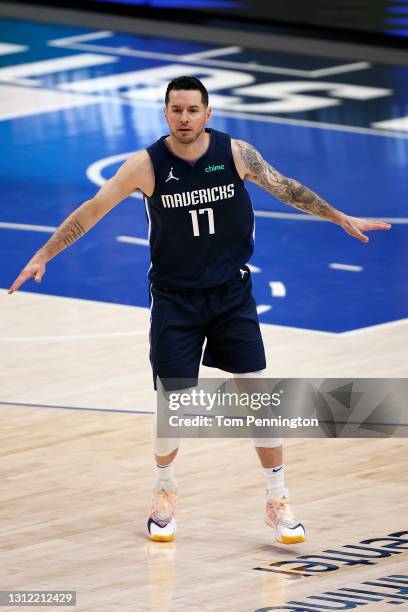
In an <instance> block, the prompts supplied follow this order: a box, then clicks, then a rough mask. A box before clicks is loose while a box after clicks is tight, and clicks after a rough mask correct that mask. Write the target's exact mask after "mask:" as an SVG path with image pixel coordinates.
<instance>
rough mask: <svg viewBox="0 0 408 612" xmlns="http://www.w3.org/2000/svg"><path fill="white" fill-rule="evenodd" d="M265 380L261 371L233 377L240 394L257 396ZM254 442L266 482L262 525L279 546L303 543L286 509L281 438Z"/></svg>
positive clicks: (301, 532)
mask: <svg viewBox="0 0 408 612" xmlns="http://www.w3.org/2000/svg"><path fill="white" fill-rule="evenodd" d="M264 376H265V374H264V372H262V371H261V372H248V373H241V374H234V378H236V382H237V386H238V388H239V391H240V392H241V393H251V390H252V392H259V384H261V381H260V380H259V379H261V378H263V377H264ZM265 391H266V389H265ZM253 442H254V446H255V450H256V452H257V455H258V457H259V460H260V462H261V465H262V468H263V472H264V475H265V479H266V509H265V523H266V524H267V525H269V526H270V527H272V528H273V529H274V530H275V538H276V540H277V541H278V542H280V543H281V544H298V543H300V542H304V540H305V528H304V526H303V525H302V523H301V522H300V521H299V520H298V519H297V518H296V516H295V515H294V513H293V511H292V509H291V507H290V505H289V493H288V490H287V488H286V487H285V466H284V463H283V446H282V438H272V437H271V438H253Z"/></svg>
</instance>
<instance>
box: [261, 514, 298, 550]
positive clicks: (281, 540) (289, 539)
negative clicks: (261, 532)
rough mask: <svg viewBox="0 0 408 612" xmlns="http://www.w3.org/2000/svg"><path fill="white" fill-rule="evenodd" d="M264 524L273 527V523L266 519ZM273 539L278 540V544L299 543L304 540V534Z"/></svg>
mask: <svg viewBox="0 0 408 612" xmlns="http://www.w3.org/2000/svg"><path fill="white" fill-rule="evenodd" d="M265 525H268V527H272V529H275V525H274V524H273V523H270V522H269V521H268V520H267V519H265ZM275 539H276V541H277V542H279V544H301V543H302V542H304V541H305V540H306V536H305V535H297V536H281V537H280V538H275Z"/></svg>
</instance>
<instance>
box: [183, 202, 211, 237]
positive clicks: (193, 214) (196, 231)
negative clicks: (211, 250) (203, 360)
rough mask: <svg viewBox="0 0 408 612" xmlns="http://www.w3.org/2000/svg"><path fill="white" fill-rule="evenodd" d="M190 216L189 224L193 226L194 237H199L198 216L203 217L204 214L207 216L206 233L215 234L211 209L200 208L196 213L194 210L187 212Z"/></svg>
mask: <svg viewBox="0 0 408 612" xmlns="http://www.w3.org/2000/svg"><path fill="white" fill-rule="evenodd" d="M188 212H189V213H190V215H191V222H192V224H193V234H194V236H199V235H200V226H199V225H198V215H203V214H204V213H207V215H208V233H209V234H215V228H214V212H213V209H212V208H201V209H200V210H199V211H198V213H197V211H196V210H189V211H188Z"/></svg>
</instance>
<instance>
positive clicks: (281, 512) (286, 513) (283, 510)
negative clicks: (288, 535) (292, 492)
mask: <svg viewBox="0 0 408 612" xmlns="http://www.w3.org/2000/svg"><path fill="white" fill-rule="evenodd" d="M268 503H269V504H271V505H272V506H273V508H274V510H275V512H276V513H277V515H278V516H279V519H280V520H281V521H284V522H285V523H287V524H292V523H293V522H294V521H297V519H296V517H295V515H294V514H293V512H292V509H291V507H290V505H289V501H288V500H287V499H286V498H285V497H283V498H282V499H279V498H278V497H271V498H270V499H268Z"/></svg>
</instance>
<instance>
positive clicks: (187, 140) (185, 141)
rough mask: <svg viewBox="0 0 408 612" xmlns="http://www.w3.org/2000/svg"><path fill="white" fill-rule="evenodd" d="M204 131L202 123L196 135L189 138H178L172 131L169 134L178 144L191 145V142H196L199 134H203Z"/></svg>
mask: <svg viewBox="0 0 408 612" xmlns="http://www.w3.org/2000/svg"><path fill="white" fill-rule="evenodd" d="M204 129H205V123H203V125H202V126H201V128H200V130H199V131H198V132H197V134H193V135H192V136H190V137H189V138H180V137H179V136H177V133H176V132H173V130H170V133H171V135H172V136H173V138H174V139H175V140H177V142H179V143H180V144H193V142H196V141H197V140H198V139H199V138H200V136H201V134H203V132H204Z"/></svg>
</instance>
